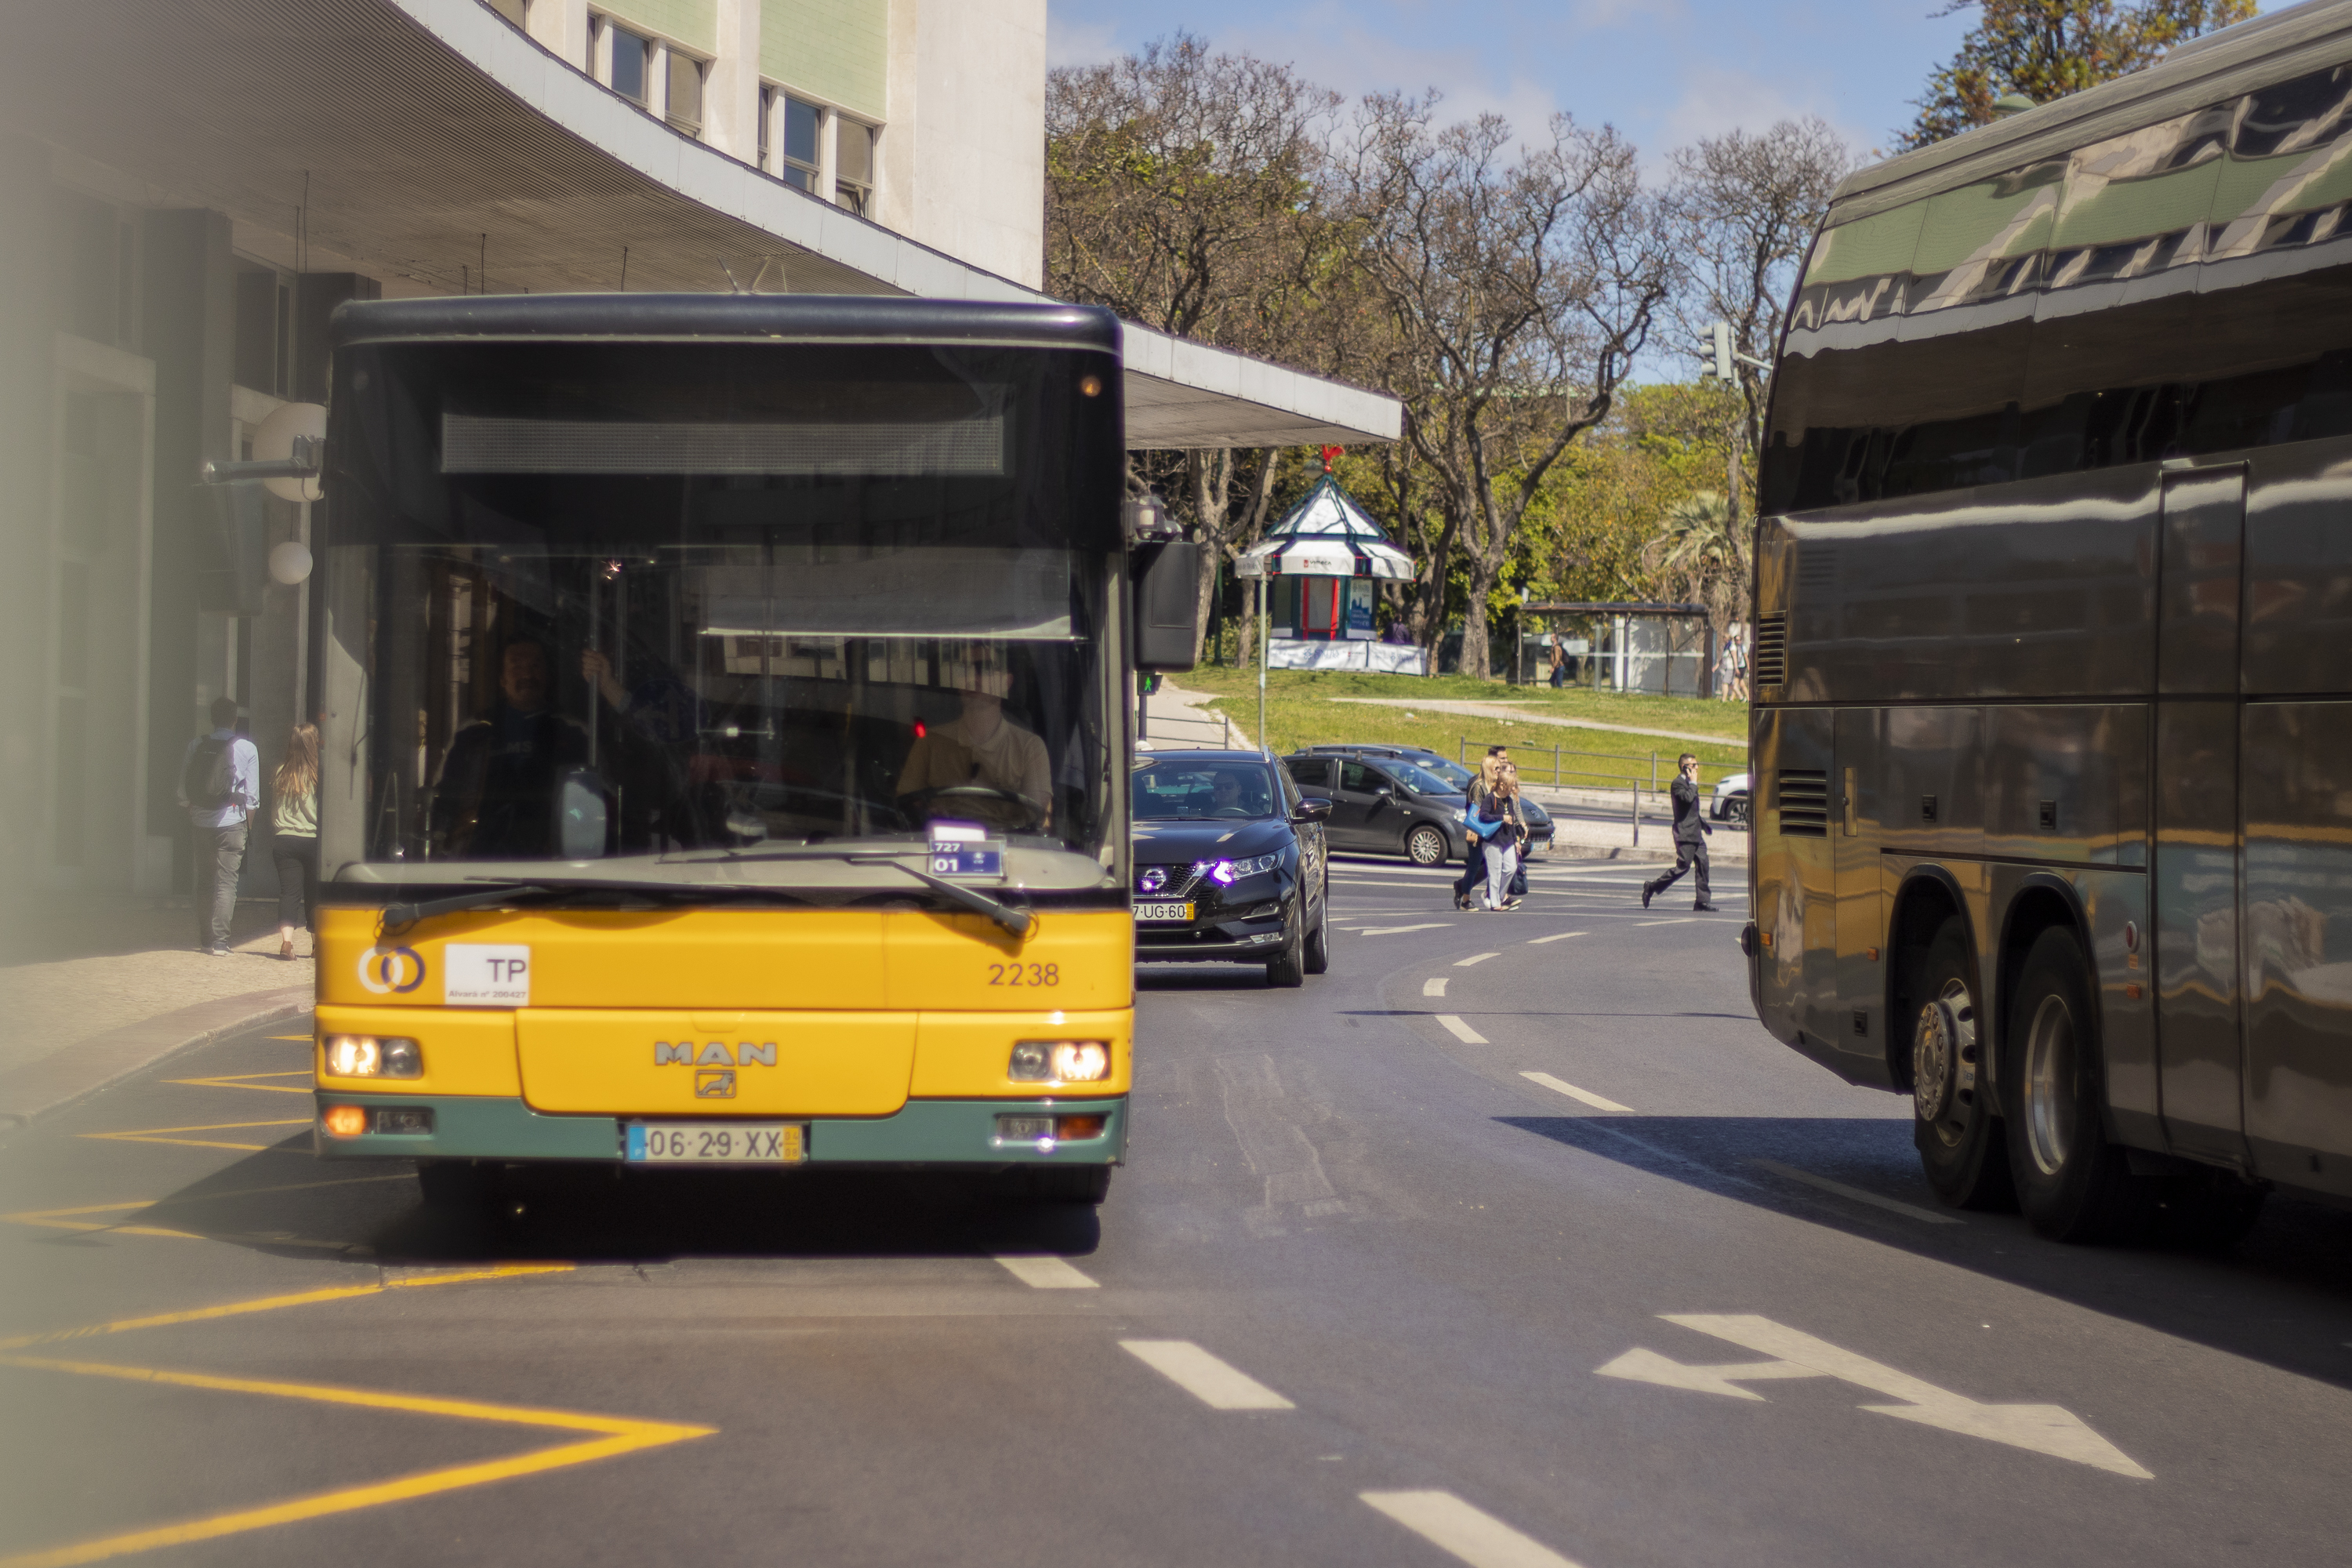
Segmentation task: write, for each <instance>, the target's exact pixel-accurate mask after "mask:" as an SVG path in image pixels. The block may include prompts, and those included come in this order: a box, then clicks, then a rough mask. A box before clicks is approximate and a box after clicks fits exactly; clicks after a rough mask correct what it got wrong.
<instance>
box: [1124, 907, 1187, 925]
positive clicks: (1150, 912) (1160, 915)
mask: <svg viewBox="0 0 2352 1568" xmlns="http://www.w3.org/2000/svg"><path fill="white" fill-rule="evenodd" d="M1135 918H1136V919H1137V920H1139V921H1189V920H1191V919H1192V905H1191V904H1167V903H1160V904H1141V903H1139V904H1138V905H1136V906H1135Z"/></svg>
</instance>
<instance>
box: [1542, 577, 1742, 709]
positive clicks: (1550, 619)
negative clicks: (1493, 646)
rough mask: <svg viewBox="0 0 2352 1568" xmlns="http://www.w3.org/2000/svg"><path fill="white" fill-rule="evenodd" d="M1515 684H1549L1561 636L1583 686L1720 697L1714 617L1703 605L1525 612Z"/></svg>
mask: <svg viewBox="0 0 2352 1568" xmlns="http://www.w3.org/2000/svg"><path fill="white" fill-rule="evenodd" d="M1519 628H1520V630H1519V658H1518V668H1517V671H1516V672H1515V674H1516V676H1517V679H1519V680H1520V681H1522V682H1526V683H1528V684H1540V683H1542V682H1544V681H1546V680H1549V679H1550V669H1551V650H1552V647H1553V643H1554V639H1555V638H1557V639H1558V642H1559V647H1560V651H1561V657H1562V659H1563V661H1564V662H1565V664H1566V667H1567V669H1568V678H1569V679H1570V681H1572V682H1573V683H1575V684H1577V685H1581V686H1591V687H1595V688H1598V689H1606V690H1614V691H1646V692H1651V693H1653V694H1655V695H1658V696H1665V697H1671V696H1674V695H1675V694H1677V693H1679V694H1681V695H1683V696H1685V697H1711V696H1713V695H1714V694H1715V667H1716V657H1717V650H1716V629H1715V618H1714V616H1713V615H1712V613H1710V612H1709V611H1708V609H1707V607H1706V605H1695V604H1679V605H1678V604H1667V603H1664V602H1661V601H1657V600H1622V601H1612V600H1573V601H1567V602H1561V603H1554V604H1529V605H1522V606H1520V611H1519Z"/></svg>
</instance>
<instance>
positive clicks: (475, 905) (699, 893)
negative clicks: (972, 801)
mask: <svg viewBox="0 0 2352 1568" xmlns="http://www.w3.org/2000/svg"><path fill="white" fill-rule="evenodd" d="M568 893H635V894H640V895H643V896H645V897H648V898H659V899H665V900H669V901H671V902H673V903H701V902H706V901H711V902H715V901H717V900H718V899H719V898H722V897H729V896H733V895H739V894H744V893H754V894H757V895H759V896H760V897H761V898H767V899H777V900H783V901H785V902H788V903H795V904H804V903H806V902H808V900H807V899H805V898H803V897H802V896H800V895H798V894H795V893H788V892H785V891H784V890H783V889H780V888H730V887H726V886H723V885H722V886H717V887H713V886H710V885H709V884H706V883H699V882H648V881H636V880H626V881H625V880H622V879H618V878H582V879H578V880H576V881H574V880H566V881H561V882H485V883H483V884H482V885H481V886H480V887H479V888H478V889H474V890H472V891H469V892H464V893H452V894H450V895H449V896H448V897H447V898H444V899H426V900H423V901H422V902H419V903H414V904H386V905H385V906H384V907H383V925H384V928H385V929H386V930H389V929H391V928H392V927H394V926H405V925H414V924H415V923H416V922H417V921H422V920H430V919H432V918H433V917H434V916H435V915H454V914H457V913H458V912H460V911H461V910H480V909H488V908H491V907H493V906H495V905H499V904H506V903H512V902H513V901H515V900H518V899H529V900H541V899H552V898H560V897H562V896H563V895H565V894H568Z"/></svg>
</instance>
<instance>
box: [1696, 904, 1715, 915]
mask: <svg viewBox="0 0 2352 1568" xmlns="http://www.w3.org/2000/svg"><path fill="white" fill-rule="evenodd" d="M1691 913H1693V914H1695V915H1711V914H1713V913H1715V906H1714V905H1713V904H1693V905H1692V906H1691Z"/></svg>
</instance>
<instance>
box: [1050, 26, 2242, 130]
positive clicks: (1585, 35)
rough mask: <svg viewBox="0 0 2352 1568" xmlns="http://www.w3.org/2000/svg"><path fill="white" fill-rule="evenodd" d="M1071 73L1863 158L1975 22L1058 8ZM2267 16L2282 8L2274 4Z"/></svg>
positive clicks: (1056, 47)
mask: <svg viewBox="0 0 2352 1568" xmlns="http://www.w3.org/2000/svg"><path fill="white" fill-rule="evenodd" d="M1048 7H1049V9H1048V17H1049V26H1050V28H1051V36H1050V45H1049V48H1050V51H1051V58H1052V59H1053V62H1054V63H1055V64H1056V65H1063V64H1069V63H1072V62H1076V61H1084V60H1091V59H1099V58H1103V57H1105V56H1107V55H1113V54H1118V53H1120V52H1123V51H1126V50H1129V49H1132V48H1134V47H1137V46H1139V45H1140V44H1142V43H1143V42H1145V41H1146V40H1147V39H1150V38H1153V37H1160V36H1162V35H1164V34H1167V33H1169V32H1171V31H1173V30H1175V29H1176V28H1178V27H1184V28H1188V29H1190V30H1191V31H1192V32H1194V33H1198V34H1199V35H1201V36H1202V37H1204V38H1207V39H1208V40H1209V41H1210V42H1211V43H1212V44H1213V45H1215V46H1218V47H1226V48H1244V49H1247V50H1249V51H1250V52H1252V53H1254V54H1258V55H1262V56H1265V57H1266V58H1271V59H1280V60H1286V61H1288V62H1290V63H1291V64H1292V65H1295V66H1297V68H1299V69H1300V70H1301V71H1302V72H1303V73H1304V74H1306V75H1307V76H1308V77H1310V78H1312V79H1317V80H1319V81H1321V82H1323V83H1324V84H1325V85H1327V86H1329V87H1333V88H1337V89H1339V90H1341V91H1343V92H1347V93H1349V94H1355V93H1360V92H1363V91H1366V90H1369V89H1377V88H1401V89H1409V90H1418V89H1421V88H1423V87H1431V86H1434V87H1437V88H1440V89H1443V90H1444V93H1445V95H1446V98H1447V100H1448V101H1449V102H1450V103H1451V104H1452V105H1453V107H1454V109H1455V110H1460V111H1463V112H1473V111H1475V110H1486V109H1494V110H1500V111H1501V112H1503V113H1504V114H1505V115H1507V116H1508V117H1509V118H1510V119H1511V121H1512V122H1513V123H1514V124H1515V125H1517V126H1521V127H1523V128H1526V129H1532V128H1533V127H1534V126H1535V125H1536V124H1538V123H1539V122H1540V121H1542V120H1543V118H1544V117H1545V116H1547V115H1549V113H1550V112H1551V111H1552V110H1558V109H1565V110H1570V112H1571V113H1573V114H1574V115H1575V116H1576V117H1577V118H1578V119H1579V120H1580V121H1608V122H1610V123H1612V124H1614V125H1615V126H1616V127H1617V128H1618V129H1619V130H1620V131H1622V132H1624V133H1625V134H1626V135H1628V136H1630V137H1631V138H1632V139H1633V141H1634V142H1636V143H1637V144H1638V145H1639V146H1640V147H1641V148H1642V150H1643V153H1644V154H1645V155H1646V157H1647V159H1648V160H1650V161H1654V160H1655V159H1657V158H1658V157H1659V156H1660V155H1661V154H1663V153H1664V151H1665V150H1666V149H1667V148H1669V147H1672V146H1676V145H1679V144H1681V143H1684V142H1690V141H1692V140H1694V139H1696V138H1697V137H1700V136H1707V135H1714V134H1717V133H1719V132H1724V131H1727V130H1730V129H1732V128H1734V127H1739V128H1744V129H1747V130H1751V131H1758V130H1761V129H1763V128H1764V127H1765V126H1767V125H1769V124H1770V123H1771V122H1772V121H1775V120H1777V119H1780V118H1781V117H1782V116H1784V115H1791V114H1806V113H1811V114H1818V115H1820V116H1821V117H1822V119H1824V120H1826V121H1829V122H1830V123H1831V124H1832V126H1834V127H1836V128H1837V129H1838V130H1839V131H1840V132H1843V134H1844V135H1845V137H1846V138H1847V140H1848V141H1849V142H1853V144H1854V146H1855V147H1856V148H1857V149H1858V150H1861V151H1867V150H1869V149H1871V148H1874V147H1877V148H1889V149H1891V147H1892V146H1893V132H1895V130H1896V129H1897V128H1898V127H1900V126H1901V125H1903V124H1905V123H1906V122H1907V121H1909V120H1910V118H1911V114H1912V110H1911V107H1910V102H1911V100H1914V99H1916V98H1917V97H1918V96H1919V94H1920V91H1921V89H1922V87H1923V86H1924V84H1925V83H1926V81H1927V73H1928V72H1929V71H1930V70H1932V69H1934V68H1936V67H1937V65H1939V64H1941V63H1942V62H1943V61H1945V60H1946V59H1948V58H1950V56H1951V53H1952V50H1953V48H1954V47H1956V46H1957V45H1958V41H1959V38H1960V36H1961V35H1962V34H1963V33H1965V32H1966V31H1967V30H1968V27H1969V22H1970V21H1971V19H1972V18H1971V16H1970V15H1968V14H1963V15H1958V16H1943V17H1937V16H1932V15H1931V13H1933V12H1934V11H1936V10H1937V8H1938V4H1937V0H1777V3H1775V0H1752V3H1750V4H1746V5H1740V4H1734V3H1732V0H1549V4H1542V3H1529V0H1348V3H1345V4H1336V3H1334V0H1048ZM2276 8H2277V7H2276V5H2274V4H2272V5H2264V6H2263V9H2264V10H2273V9H2276Z"/></svg>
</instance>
